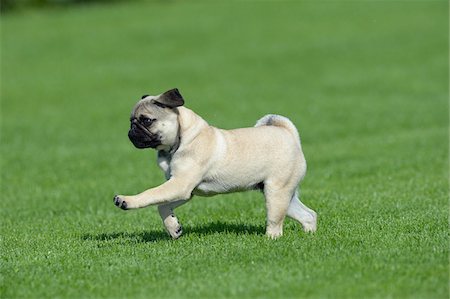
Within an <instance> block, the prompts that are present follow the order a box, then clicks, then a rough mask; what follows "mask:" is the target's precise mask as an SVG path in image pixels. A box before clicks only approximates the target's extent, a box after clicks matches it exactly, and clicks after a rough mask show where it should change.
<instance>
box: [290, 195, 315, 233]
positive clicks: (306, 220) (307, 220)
mask: <svg viewBox="0 0 450 299" xmlns="http://www.w3.org/2000/svg"><path fill="white" fill-rule="evenodd" d="M287 215H288V216H289V217H290V218H292V219H294V220H297V221H298V222H300V223H301V224H302V226H303V230H304V231H305V232H315V231H316V229H317V214H316V212H314V211H313V210H311V209H310V208H308V207H307V206H305V205H304V204H303V203H302V202H301V201H300V199H299V198H298V191H296V192H295V194H294V196H293V197H292V199H291V202H290V204H289V208H288V210H287Z"/></svg>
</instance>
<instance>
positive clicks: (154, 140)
mask: <svg viewBox="0 0 450 299" xmlns="http://www.w3.org/2000/svg"><path fill="white" fill-rule="evenodd" d="M128 138H129V139H130V141H131V142H132V143H133V145H134V146H135V147H137V148H149V147H150V148H156V147H157V146H158V145H161V138H160V137H159V136H158V135H157V134H152V133H151V132H150V131H149V130H148V129H147V128H146V127H145V126H143V125H142V124H141V123H139V121H138V120H137V119H133V120H132V121H131V128H130V130H129V131H128Z"/></svg>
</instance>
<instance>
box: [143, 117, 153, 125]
mask: <svg viewBox="0 0 450 299" xmlns="http://www.w3.org/2000/svg"><path fill="white" fill-rule="evenodd" d="M154 121H155V120H154V119H151V118H148V117H142V118H141V122H142V124H143V125H144V126H150V125H151V124H152V123H153V122H154Z"/></svg>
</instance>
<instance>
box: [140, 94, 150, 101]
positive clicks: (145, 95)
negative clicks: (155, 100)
mask: <svg viewBox="0 0 450 299" xmlns="http://www.w3.org/2000/svg"><path fill="white" fill-rule="evenodd" d="M148 96H149V95H148V94H144V95H143V96H142V97H141V100H142V99H143V98H146V97H148Z"/></svg>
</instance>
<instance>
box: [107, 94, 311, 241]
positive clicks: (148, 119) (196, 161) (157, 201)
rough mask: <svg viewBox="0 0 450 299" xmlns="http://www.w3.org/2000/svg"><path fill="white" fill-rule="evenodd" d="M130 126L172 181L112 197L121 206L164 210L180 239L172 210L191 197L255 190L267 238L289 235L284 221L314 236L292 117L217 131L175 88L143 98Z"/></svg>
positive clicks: (136, 140)
mask: <svg viewBox="0 0 450 299" xmlns="http://www.w3.org/2000/svg"><path fill="white" fill-rule="evenodd" d="M130 122H131V127H130V130H129V132H128V137H129V139H130V140H131V142H132V143H133V145H134V146H135V147H137V148H139V149H144V148H153V149H156V150H157V151H158V159H157V163H158V165H159V167H160V168H161V169H162V171H163V172H164V173H165V176H166V179H167V180H166V182H165V183H163V184H162V185H160V186H158V187H155V188H151V189H148V190H146V191H144V192H142V193H140V194H137V195H132V196H124V195H116V196H114V199H113V200H114V204H115V205H116V206H117V207H119V208H121V209H123V210H129V209H137V208H143V207H147V206H149V205H158V211H159V214H160V216H161V218H162V221H163V223H164V226H165V228H166V230H167V232H168V233H169V234H170V236H171V237H172V238H174V239H177V238H179V237H180V236H181V234H182V227H181V225H180V223H179V221H178V219H177V217H176V216H175V214H174V209H175V208H177V207H179V206H180V205H182V204H184V203H186V202H187V201H188V200H189V199H191V198H192V196H193V195H199V196H212V195H215V194H220V193H230V192H237V191H245V190H255V189H256V190H261V191H263V193H264V197H265V203H266V211H267V222H266V235H267V236H268V237H270V238H278V237H279V236H281V235H282V234H283V222H284V219H285V216H286V215H287V216H288V217H290V218H292V219H294V220H296V221H298V222H300V223H301V225H302V226H303V229H304V231H306V232H314V231H316V227H317V214H316V212H314V211H313V210H311V209H310V208H308V207H307V206H305V205H304V204H303V203H302V202H301V201H300V200H299V191H298V186H299V183H300V181H301V180H302V179H303V177H304V176H305V173H306V160H305V157H304V155H303V152H302V146H301V143H300V136H299V134H298V131H297V129H296V127H295V126H294V124H293V123H292V122H291V121H290V120H289V119H287V118H286V117H283V116H279V115H273V114H269V115H266V116H264V117H262V118H261V119H260V120H258V121H257V123H256V125H255V126H254V127H251V128H240V129H235V130H222V129H218V128H215V127H213V126H210V125H208V123H207V122H206V121H205V120H204V119H203V118H201V117H200V116H199V115H197V114H196V113H194V112H193V111H192V110H190V109H188V108H186V107H184V99H183V97H182V96H181V94H180V92H179V91H178V89H176V88H175V89H171V90H169V91H166V92H164V93H162V94H160V95H157V96H150V95H144V96H142V98H141V100H139V101H138V102H137V104H136V105H135V106H134V108H133V110H132V113H131V118H130Z"/></svg>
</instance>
